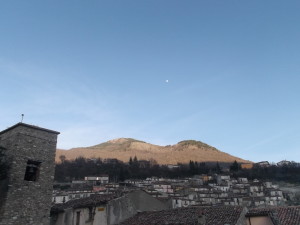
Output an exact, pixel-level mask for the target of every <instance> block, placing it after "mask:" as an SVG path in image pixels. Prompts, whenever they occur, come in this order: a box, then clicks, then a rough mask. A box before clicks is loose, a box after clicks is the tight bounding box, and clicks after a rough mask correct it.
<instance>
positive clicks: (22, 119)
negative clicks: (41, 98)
mask: <svg viewBox="0 0 300 225" xmlns="http://www.w3.org/2000/svg"><path fill="white" fill-rule="evenodd" d="M21 116H22V119H21V123H23V118H24V114H23V113H22V114H21Z"/></svg>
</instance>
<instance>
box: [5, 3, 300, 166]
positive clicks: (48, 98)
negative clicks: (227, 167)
mask: <svg viewBox="0 0 300 225" xmlns="http://www.w3.org/2000/svg"><path fill="white" fill-rule="evenodd" d="M299 11H300V2H299V1H296V0H290V1H278V0H272V1H271V0H264V1H261V0H251V1H245V0H227V1H221V0H209V1H208V0H188V1H182V0H163V1H161V0H160V1H158V0H110V1H100V0H89V1H78V0H72V1H70V0H64V1H61V0H60V1H58V0H52V1H50V0H45V1H37V0H34V1H33V0H27V1H0V84H1V88H0V116H1V119H0V130H4V129H6V128H7V127H10V126H12V125H14V124H16V123H18V122H20V121H21V114H24V119H23V122H25V123H28V124H33V125H37V126H40V127H44V128H48V129H52V130H56V131H59V132H60V133H61V134H60V135H59V137H58V143H57V146H58V148H63V149H70V148H73V147H86V146H92V145H96V144H99V143H102V142H105V141H108V140H111V139H115V138H121V137H130V138H135V139H138V140H142V141H146V142H149V143H152V144H157V145H171V144H176V143H177V142H179V141H182V140H190V139H193V140H198V141H202V142H205V143H207V144H209V145H212V146H214V147H216V148H218V149H219V150H221V151H224V152H226V153H229V154H232V155H234V156H237V157H240V158H243V159H247V160H251V161H254V162H258V161H263V160H268V161H270V162H278V161H280V160H293V161H296V162H300V120H299V115H300V104H299V102H300V101H299V99H300V89H299V85H300V42H299V40H300V26H299V24H300V13H299Z"/></svg>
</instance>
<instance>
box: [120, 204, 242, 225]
mask: <svg viewBox="0 0 300 225" xmlns="http://www.w3.org/2000/svg"><path fill="white" fill-rule="evenodd" d="M242 211H243V207H234V206H221V207H190V208H178V209H173V210H164V211H159V212H143V213H139V214H137V215H136V216H134V217H132V218H129V219H127V220H126V221H124V222H123V223H121V225H175V224H176V225H194V224H198V219H199V218H200V217H201V216H202V215H204V216H205V220H206V224H213V225H224V224H232V225H233V224H236V222H237V220H238V219H239V217H240V215H241V213H242Z"/></svg>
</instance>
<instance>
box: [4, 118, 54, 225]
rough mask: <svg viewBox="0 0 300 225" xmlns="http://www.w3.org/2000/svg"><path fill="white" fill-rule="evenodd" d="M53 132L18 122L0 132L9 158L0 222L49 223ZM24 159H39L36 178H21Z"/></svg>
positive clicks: (7, 224)
mask: <svg viewBox="0 0 300 225" xmlns="http://www.w3.org/2000/svg"><path fill="white" fill-rule="evenodd" d="M57 135H58V132H49V131H48V130H46V129H39V128H36V127H34V126H30V125H29V126H28V125H26V124H21V123H20V124H18V125H16V126H14V127H13V128H12V129H7V130H5V131H2V132H1V133H0V145H1V146H3V147H4V148H6V149H7V151H6V154H7V155H8V157H9V158H11V160H12V161H11V168H10V171H9V173H8V183H7V185H8V189H7V192H6V193H1V195H3V196H5V200H4V201H3V202H2V207H1V208H2V210H1V212H0V213H1V214H0V225H48V224H49V221H50V220H49V216H50V208H51V198H52V188H53V179H54V169H55V152H56V142H57ZM28 160H34V161H38V162H41V164H40V167H39V176H38V179H37V181H27V180H24V175H25V171H26V166H27V161H28Z"/></svg>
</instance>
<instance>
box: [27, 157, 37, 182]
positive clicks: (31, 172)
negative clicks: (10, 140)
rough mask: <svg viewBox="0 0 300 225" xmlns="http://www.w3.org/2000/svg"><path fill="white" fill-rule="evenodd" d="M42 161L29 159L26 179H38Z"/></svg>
mask: <svg viewBox="0 0 300 225" xmlns="http://www.w3.org/2000/svg"><path fill="white" fill-rule="evenodd" d="M40 165H41V162H37V161H33V160H28V161H27V166H26V171H25V176H24V180H28V181H37V180H38V176H39V172H40V171H39V170H40Z"/></svg>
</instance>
